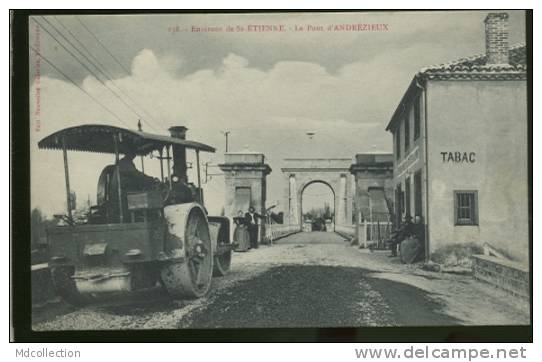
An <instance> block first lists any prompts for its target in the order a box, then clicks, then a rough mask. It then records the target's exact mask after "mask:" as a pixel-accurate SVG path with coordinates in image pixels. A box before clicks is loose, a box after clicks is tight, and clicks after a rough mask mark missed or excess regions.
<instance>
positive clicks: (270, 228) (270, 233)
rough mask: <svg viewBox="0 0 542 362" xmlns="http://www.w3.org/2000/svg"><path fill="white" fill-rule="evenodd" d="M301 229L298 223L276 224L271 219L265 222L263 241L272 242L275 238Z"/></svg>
mask: <svg viewBox="0 0 542 362" xmlns="http://www.w3.org/2000/svg"><path fill="white" fill-rule="evenodd" d="M300 231H301V227H300V226H299V225H285V224H277V223H275V222H273V221H271V222H267V223H266V224H265V236H264V242H267V243H269V244H273V242H274V241H275V240H277V239H280V238H283V237H286V236H288V235H292V234H295V233H298V232H300Z"/></svg>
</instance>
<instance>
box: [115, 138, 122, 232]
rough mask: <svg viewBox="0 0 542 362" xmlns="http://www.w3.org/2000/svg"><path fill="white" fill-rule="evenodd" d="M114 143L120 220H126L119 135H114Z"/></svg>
mask: <svg viewBox="0 0 542 362" xmlns="http://www.w3.org/2000/svg"><path fill="white" fill-rule="evenodd" d="M113 144H114V146H115V168H116V170H115V171H116V172H115V173H116V174H117V193H118V197H119V218H120V222H121V223H123V222H124V210H123V207H122V186H121V184H120V166H119V144H118V138H117V135H113Z"/></svg>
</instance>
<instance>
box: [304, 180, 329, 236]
mask: <svg viewBox="0 0 542 362" xmlns="http://www.w3.org/2000/svg"><path fill="white" fill-rule="evenodd" d="M319 185H324V189H325V190H326V191H325V192H326V194H327V192H329V194H328V196H331V199H332V204H331V206H332V208H333V210H332V211H333V212H332V215H333V217H332V218H331V225H328V224H326V226H328V227H329V229H328V230H327V231H334V229H335V224H334V219H335V204H336V194H335V190H334V189H333V187H332V186H331V185H330V184H329V183H327V182H326V181H323V180H313V181H309V182H307V183H305V184H304V185H302V186H301V191H300V195H299V200H300V203H299V205H300V208H301V213H300V214H301V222H302V223H303V221H304V216H305V215H306V213H307V212H308V211H310V209H309V206H308V205H306V204H305V202H306V201H308V198H310V197H311V196H310V195H308V194H307V192H306V191H307V189H310V188H311V186H319ZM320 196H324V195H320ZM319 201H322V199H320V200H319Z"/></svg>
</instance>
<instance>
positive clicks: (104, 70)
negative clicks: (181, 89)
mask: <svg viewBox="0 0 542 362" xmlns="http://www.w3.org/2000/svg"><path fill="white" fill-rule="evenodd" d="M53 17H54V19H55V20H56V21H57V23H58V24H60V26H62V28H63V29H64V30H65V31H66V32H68V34H69V35H70V36H71V37H72V38H73V39H74V40H75V41H76V42H77V43H78V44H79V46H80V47H81V48H83V50H85V52H86V53H87V54H88V56H89V57H90V58H92V60H93V61H94V62H95V64H94V63H92V61H91V60H90V59H88V58H87V57H85V59H87V61H88V62H89V63H91V64H92V65H93V66H94V67H95V68H96V69H97V70H98V71H100V72H101V73H102V74H103V75H104V76H105V77H106V78H107V79H109V80H110V81H111V83H112V84H113V85H114V86H115V87H117V89H118V90H119V91H121V92H122V93H123V94H124V95H125V96H126V97H127V98H128V99H129V100H130V101H132V103H133V104H134V105H136V106H138V107H139V108H140V109H141V111H143V113H145V114H146V115H147V118H149V119H150V121H153V122H154V123H158V122H156V120H155V119H154V117H152V116H151V115H150V114H149V112H147V111H146V110H145V108H143V106H141V105H139V104H138V103H137V102H136V101H135V100H134V99H133V98H132V97H131V96H130V95H129V94H128V93H127V92H126V91H124V90H123V89H122V88H121V87H119V86H118V84H117V83H116V82H115V81H114V80H113V76H112V75H111V73H109V72H108V71H107V68H106V67H105V66H104V65H103V64H102V63H101V62H100V61H99V60H98V58H96V57H95V56H94V55H93V54H92V52H91V51H90V50H89V49H88V48H87V47H86V46H85V44H84V43H83V42H81V41H80V40H79V39H78V38H77V37H76V36H75V34H73V33H72V31H71V30H70V29H69V28H68V27H67V26H66V25H64V24H63V23H62V22H61V21H60V19H58V18H57V17H56V16H53ZM43 20H45V21H47V19H45V18H44V19H43ZM50 25H51V26H52V24H50ZM55 30H56V31H57V32H58V33H59V34H61V33H60V32H59V31H58V29H55ZM61 35H62V34H61ZM66 41H68V40H67V39H66ZM72 47H74V48H76V47H75V46H74V45H73V44H72ZM80 54H81V53H80ZM81 55H83V54H81ZM83 56H84V55H83ZM96 64H97V65H98V66H97V65H96Z"/></svg>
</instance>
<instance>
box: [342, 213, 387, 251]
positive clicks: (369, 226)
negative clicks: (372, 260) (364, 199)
mask: <svg viewBox="0 0 542 362" xmlns="http://www.w3.org/2000/svg"><path fill="white" fill-rule="evenodd" d="M335 232H337V233H338V234H339V235H341V236H343V237H346V238H348V239H350V240H354V239H355V240H357V241H358V243H359V245H363V246H364V247H365V248H366V247H368V246H369V245H370V244H372V245H375V246H376V247H377V248H378V247H381V246H383V245H384V242H385V241H386V240H389V239H390V237H391V233H392V222H391V221H390V220H389V219H388V220H385V219H384V220H382V221H381V220H378V219H377V220H376V221H361V222H359V223H358V225H355V224H350V225H335Z"/></svg>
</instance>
